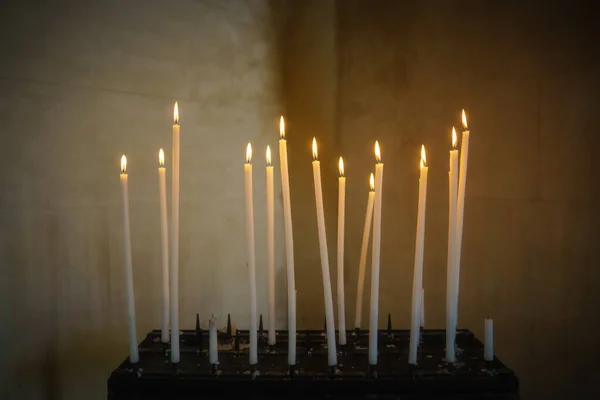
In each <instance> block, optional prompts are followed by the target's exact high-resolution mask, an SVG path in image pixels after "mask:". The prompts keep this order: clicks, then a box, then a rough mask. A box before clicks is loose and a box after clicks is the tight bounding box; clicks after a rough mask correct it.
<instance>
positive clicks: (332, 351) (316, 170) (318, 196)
mask: <svg viewBox="0 0 600 400" xmlns="http://www.w3.org/2000/svg"><path fill="white" fill-rule="evenodd" d="M312 148H313V163H312V165H313V178H314V183H315V201H316V205H317V227H318V231H319V248H320V250H321V273H322V275H323V293H324V295H325V324H326V327H327V354H328V363H329V366H330V367H331V366H334V365H336V364H337V353H336V346H335V321H334V319H333V297H332V294H331V279H330V277H329V255H328V252H327V235H326V232H325V212H324V209H323V192H322V187H321V163H320V162H319V159H318V153H317V139H315V138H313V144H312Z"/></svg>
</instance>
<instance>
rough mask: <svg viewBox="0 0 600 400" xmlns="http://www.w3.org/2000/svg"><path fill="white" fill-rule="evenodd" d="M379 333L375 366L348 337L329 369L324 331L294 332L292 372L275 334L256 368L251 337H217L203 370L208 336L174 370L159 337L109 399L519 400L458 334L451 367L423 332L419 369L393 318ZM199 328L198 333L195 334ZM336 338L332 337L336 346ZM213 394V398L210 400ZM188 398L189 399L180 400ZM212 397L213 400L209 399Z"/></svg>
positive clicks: (505, 372)
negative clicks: (214, 358) (213, 355)
mask: <svg viewBox="0 0 600 400" xmlns="http://www.w3.org/2000/svg"><path fill="white" fill-rule="evenodd" d="M388 320H389V323H388V326H387V327H386V329H382V330H380V331H379V332H378V335H379V341H378V343H379V345H378V347H379V351H378V363H377V365H374V366H370V365H369V361H368V353H369V350H368V343H369V332H368V330H350V331H348V332H347V334H351V335H352V337H353V339H352V341H351V342H349V344H347V345H346V346H344V347H343V348H342V349H343V351H341V352H340V354H339V355H338V364H337V366H331V367H330V366H328V363H327V359H328V357H327V346H326V345H327V337H326V335H325V332H324V331H322V330H298V331H297V347H296V365H292V366H290V365H289V364H288V332H287V331H285V330H282V331H278V332H277V342H276V344H275V345H269V344H268V343H267V341H266V340H265V341H259V343H258V349H257V353H258V364H256V365H253V366H250V365H249V364H248V355H249V354H248V351H249V347H248V343H249V332H248V331H247V330H235V335H232V334H231V331H230V330H231V327H230V328H228V331H229V332H218V340H219V364H218V365H212V364H210V363H209V354H208V346H209V340H208V334H209V332H208V331H206V330H202V329H194V330H183V331H182V333H181V335H180V362H179V363H177V364H172V363H171V362H170V359H169V353H168V352H165V347H164V344H163V343H161V342H160V330H155V331H152V332H150V333H148V335H147V336H146V338H145V339H144V340H143V341H142V342H141V343H140V345H139V353H140V361H139V363H137V364H136V365H133V364H131V363H129V361H127V360H126V361H124V362H123V363H121V365H119V366H118V367H117V368H116V369H115V370H114V371H113V372H112V374H111V376H110V378H109V379H108V399H109V400H121V399H123V400H124V399H131V398H140V399H142V398H143V399H159V398H169V399H178V398H181V399H184V398H185V399H187V398H189V395H190V393H199V394H201V395H202V398H208V399H211V398H215V399H217V398H223V396H225V397H227V395H228V394H232V395H233V394H237V393H245V394H248V395H249V396H251V397H252V398H266V397H269V396H271V397H272V396H277V397H280V398H308V397H315V398H324V397H328V398H332V399H337V398H339V399H363V398H364V399H366V398H369V399H388V398H397V397H402V396H407V397H411V396H422V397H427V398H434V399H435V398H444V399H447V398H450V397H451V398H456V399H459V398H494V399H518V388H519V381H518V379H517V377H516V376H515V374H514V373H513V371H511V370H510V369H509V368H507V367H506V366H505V365H504V364H503V363H502V362H501V361H500V360H499V359H498V358H494V360H493V361H485V360H484V359H483V345H482V343H481V342H480V341H479V340H478V339H477V338H476V337H475V336H474V335H473V334H472V333H471V332H469V331H467V330H458V333H457V335H456V341H457V346H458V347H459V348H460V349H462V354H458V353H457V362H455V363H446V362H444V357H445V351H444V347H445V331H444V330H434V329H424V330H422V331H421V338H420V346H419V349H418V356H417V362H418V364H417V365H410V364H408V347H409V342H410V331H409V330H395V329H393V327H392V326H391V316H390V317H389V318H388ZM228 325H230V324H228ZM197 328H199V326H198V327H197ZM338 337H339V336H338V335H337V334H336V338H338ZM212 393H214V396H213V395H212ZM186 396H187V397H186ZM211 396H213V397H211Z"/></svg>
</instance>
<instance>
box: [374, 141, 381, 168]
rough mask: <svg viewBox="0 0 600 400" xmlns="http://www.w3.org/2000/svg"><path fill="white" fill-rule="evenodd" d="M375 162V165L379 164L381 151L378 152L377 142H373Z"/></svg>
mask: <svg viewBox="0 0 600 400" xmlns="http://www.w3.org/2000/svg"><path fill="white" fill-rule="evenodd" d="M375 160H376V161H377V164H379V163H380V162H381V150H379V142H378V141H377V140H376V141H375Z"/></svg>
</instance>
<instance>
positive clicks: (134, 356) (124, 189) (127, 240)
mask: <svg viewBox="0 0 600 400" xmlns="http://www.w3.org/2000/svg"><path fill="white" fill-rule="evenodd" d="M126 171H127V157H125V155H123V156H122V157H121V177H120V178H121V198H122V200H123V201H122V205H123V241H124V249H125V259H124V261H125V291H126V293H127V321H128V325H129V362H131V363H137V362H138V361H139V360H140V356H139V353H138V346H137V332H136V327H135V297H134V295H133V267H132V263H131V230H130V228H129V188H128V183H129V177H128V175H127V172H126Z"/></svg>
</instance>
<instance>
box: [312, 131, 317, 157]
mask: <svg viewBox="0 0 600 400" xmlns="http://www.w3.org/2000/svg"><path fill="white" fill-rule="evenodd" d="M312 153H313V161H317V160H318V159H319V153H318V151H317V138H315V137H313V141H312Z"/></svg>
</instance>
